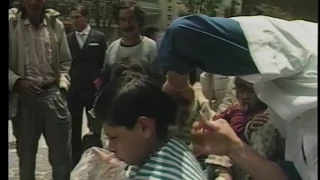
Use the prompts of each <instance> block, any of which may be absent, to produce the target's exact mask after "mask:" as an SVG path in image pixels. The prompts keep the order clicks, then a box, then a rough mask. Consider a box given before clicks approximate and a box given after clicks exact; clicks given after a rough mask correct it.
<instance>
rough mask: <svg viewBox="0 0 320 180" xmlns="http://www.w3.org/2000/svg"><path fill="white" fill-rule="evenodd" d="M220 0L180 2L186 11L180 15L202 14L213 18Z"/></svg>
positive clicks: (185, 0)
mask: <svg viewBox="0 0 320 180" xmlns="http://www.w3.org/2000/svg"><path fill="white" fill-rule="evenodd" d="M221 2H222V0H182V3H183V4H184V5H185V7H186V9H185V10H183V11H182V12H180V15H188V14H196V13H202V14H206V15H208V16H215V15H216V14H217V10H218V8H219V5H220V4H221Z"/></svg>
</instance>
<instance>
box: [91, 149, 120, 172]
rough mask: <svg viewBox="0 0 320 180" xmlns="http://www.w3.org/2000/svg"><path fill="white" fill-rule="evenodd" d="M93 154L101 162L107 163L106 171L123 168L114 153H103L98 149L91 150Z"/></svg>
mask: <svg viewBox="0 0 320 180" xmlns="http://www.w3.org/2000/svg"><path fill="white" fill-rule="evenodd" d="M93 153H94V154H95V155H96V156H98V157H99V158H100V160H101V161H103V162H105V163H108V164H109V166H108V170H109V171H111V170H112V169H118V168H121V167H122V166H124V165H125V164H124V163H123V162H121V161H120V160H118V159H117V158H116V157H115V155H114V153H105V152H103V151H101V150H99V149H98V148H93Z"/></svg>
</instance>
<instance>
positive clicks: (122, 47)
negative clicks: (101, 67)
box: [104, 0, 157, 65]
mask: <svg viewBox="0 0 320 180" xmlns="http://www.w3.org/2000/svg"><path fill="white" fill-rule="evenodd" d="M113 16H114V18H115V22H116V23H117V24H118V26H119V28H120V32H121V35H122V37H121V38H120V39H118V40H116V41H114V42H112V43H111V45H110V47H109V48H108V51H107V53H106V57H105V62H104V63H105V65H110V64H113V63H114V62H115V61H118V60H119V59H123V58H129V59H131V58H133V59H141V60H142V61H146V62H149V63H152V62H153V60H154V59H155V57H156V53H157V49H156V43H155V42H154V41H153V40H152V39H150V38H148V37H146V36H142V35H140V33H139V32H140V27H141V26H143V23H144V19H145V13H144V12H143V11H142V9H141V8H140V7H139V6H138V5H137V4H136V3H135V2H133V1H130V0H124V1H120V2H119V4H118V5H116V6H115V8H114V10H113Z"/></svg>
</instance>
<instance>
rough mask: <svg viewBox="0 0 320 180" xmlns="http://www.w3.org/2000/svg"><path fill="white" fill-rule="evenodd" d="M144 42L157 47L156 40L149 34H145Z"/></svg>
mask: <svg viewBox="0 0 320 180" xmlns="http://www.w3.org/2000/svg"><path fill="white" fill-rule="evenodd" d="M142 42H143V43H145V44H148V45H151V46H152V47H156V42H155V41H154V40H152V39H150V38H148V37H147V36H144V38H143V40H142Z"/></svg>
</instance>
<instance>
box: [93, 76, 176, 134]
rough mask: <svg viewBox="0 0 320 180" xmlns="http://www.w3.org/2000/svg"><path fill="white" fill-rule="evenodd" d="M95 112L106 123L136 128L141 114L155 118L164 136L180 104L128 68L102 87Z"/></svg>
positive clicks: (147, 78)
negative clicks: (177, 104) (177, 105)
mask: <svg viewBox="0 0 320 180" xmlns="http://www.w3.org/2000/svg"><path fill="white" fill-rule="evenodd" d="M94 111H95V114H96V117H97V118H98V119H100V120H102V121H103V122H104V123H106V124H108V125H110V126H123V127H126V128H127V129H133V128H134V126H135V125H136V123H137V120H138V118H139V117H141V116H145V117H148V118H151V119H154V121H155V124H156V133H157V136H158V138H159V139H163V138H166V137H167V133H168V126H169V125H170V124H172V123H174V120H175V115H176V111H177V107H176V104H175V102H174V101H173V99H171V98H170V97H168V96H167V95H166V94H165V93H164V92H163V91H162V88H161V87H159V85H158V84H157V83H155V81H154V80H153V79H152V78H150V77H148V76H147V75H146V74H143V73H137V72H133V71H130V70H127V71H124V72H122V75H121V76H120V77H117V78H114V79H112V80H111V81H110V82H109V83H108V84H107V85H106V87H105V88H103V90H102V93H101V95H100V96H99V98H98V99H97V102H96V105H95V108H94Z"/></svg>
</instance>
